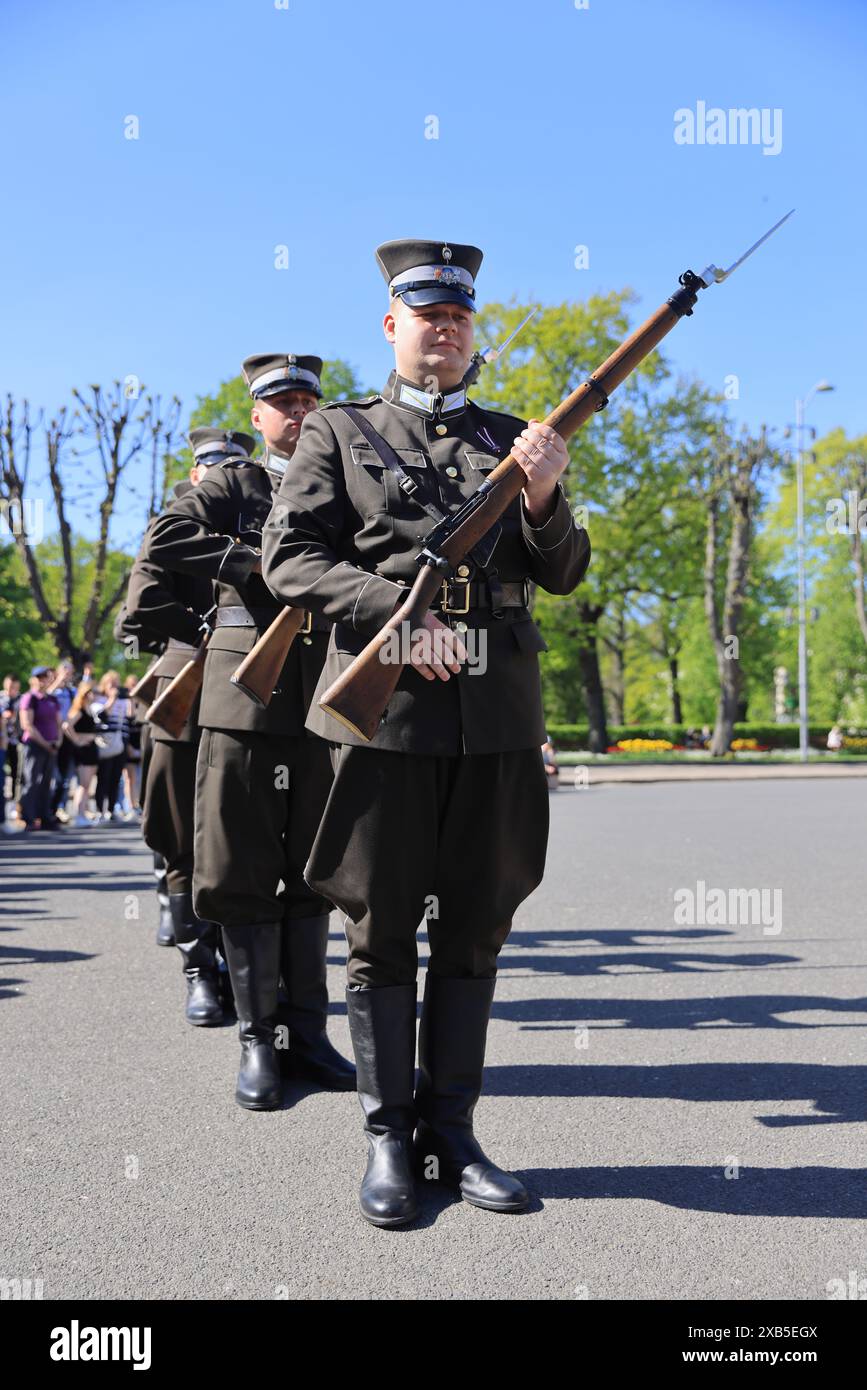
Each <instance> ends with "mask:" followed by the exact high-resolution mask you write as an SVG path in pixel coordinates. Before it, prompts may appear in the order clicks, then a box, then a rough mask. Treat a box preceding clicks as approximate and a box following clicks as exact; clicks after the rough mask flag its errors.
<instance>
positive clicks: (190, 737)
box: [124, 488, 214, 743]
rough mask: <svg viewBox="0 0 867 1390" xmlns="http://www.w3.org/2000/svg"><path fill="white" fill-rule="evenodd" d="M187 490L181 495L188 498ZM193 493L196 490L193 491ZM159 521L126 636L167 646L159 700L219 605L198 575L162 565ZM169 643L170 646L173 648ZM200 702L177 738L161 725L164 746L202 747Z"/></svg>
mask: <svg viewBox="0 0 867 1390" xmlns="http://www.w3.org/2000/svg"><path fill="white" fill-rule="evenodd" d="M187 490H188V489H187V488H182V489H180V492H179V493H176V496H177V495H186V492H187ZM189 490H192V489H189ZM156 522H157V518H155V519H154V520H153V521H151V522H150V524H149V525H148V528H147V530H146V531H145V534H144V538H143V540H142V543H141V546H140V547H139V552H138V555H137V556H136V560H135V564H134V565H133V567H132V573H131V574H130V577H129V587H128V589H127V596H126V604H125V621H124V634H125V635H127V636H128V635H136V636H139V640H140V641H141V636H140V634H143V635H144V636H145V637H146V639H147V640H148V642H149V644H150V649H151V650H160V649H162V648H164V647H166V646H167V650H166V651H165V653H164V659H163V665H162V669H161V671H160V675H159V679H158V681H157V696H159V695H161V694H162V693H163V691H164V690H165V689H166V686H167V685H168V684H169V682H170V681H171V680H172V679H173V678H174V677H175V676H176V675H178V674H179V673H180V672H181V671H182V670H183V668H184V666H185V665H186V663H187V662H188V661H189V660H190V658H191V657H192V655H193V651H194V649H195V648H196V647H197V646H198V644H199V643H200V641H201V640H202V633H201V620H202V618H203V617H204V615H205V614H206V613H207V612H208V611H209V609H211V608H212V607H213V602H214V600H213V585H212V584H211V582H210V580H207V579H203V578H201V577H198V576H194V575H186V574H174V573H172V572H171V571H169V570H166V569H164V568H163V567H162V566H161V565H159V564H157V563H156V562H155V561H154V559H153V556H152V554H151V547H152V542H153V533H154V528H155V526H156ZM167 644H168V645H167ZM198 713H199V700H198V698H197V699H196V701H195V703H194V705H193V707H192V709H191V710H190V715H189V718H188V719H187V722H186V724H185V725H184V728H183V730H182V732H181V734H180V735H179V737H178V738H177V739H173V738H172V736H171V734H168V733H166V731H165V729H161V728H160V727H159V725H158V724H154V725H153V726H152V729H151V732H152V735H153V737H154V739H156V741H157V742H158V743H175V742H177V743H197V742H198V738H199V723H198Z"/></svg>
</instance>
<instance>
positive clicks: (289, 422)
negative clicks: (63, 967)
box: [151, 354, 355, 1110]
mask: <svg viewBox="0 0 867 1390" xmlns="http://www.w3.org/2000/svg"><path fill="white" fill-rule="evenodd" d="M243 370H244V375H245V378H246V381H247V384H248V386H249V389H250V394H251V396H252V397H253V402H254V404H253V409H252V414H251V419H252V422H253V425H254V426H255V428H256V429H258V430H259V431H260V432H261V433H262V434H263V436H264V438H265V442H266V444H267V448H266V451H265V456H264V458H262V459H261V460H256V461H255V462H254V463H252V464H245V465H244V466H243V467H237V466H235V465H234V464H231V463H229V464H226V465H225V466H223V467H221V468H217V469H212V470H211V471H210V473H209V474H208V476H207V478H206V479H205V481H204V482H203V483H202V484H201V485H200V486H199V487H197V488H196V489H195V490H194V491H191V492H190V493H188V494H187V495H186V496H185V497H182V498H180V499H179V500H178V501H176V502H174V503H173V504H172V506H171V507H170V508H169V510H168V512H167V513H166V514H165V515H164V516H162V517H161V518H160V519H159V520H158V521H157V523H156V525H155V526H154V531H153V538H152V545H151V554H152V555H153V557H154V558H155V560H156V561H157V563H158V564H160V565H162V566H164V567H165V568H166V569H170V570H173V571H176V572H178V573H180V574H188V575H194V576H200V577H202V578H205V579H207V580H213V581H215V583H216V586H217V605H218V606H217V610H216V613H215V614H214V634H213V637H212V638H211V640H210V643H209V646H208V655H207V660H206V662H205V672H204V682H203V686H202V694H201V704H200V708H199V723H200V725H201V727H202V739H201V743H200V746H199V753H198V762H197V774H196V812H195V872H194V878H193V892H194V903H195V909H196V912H197V913H198V914H199V916H200V917H202V918H206V919H209V920H212V921H215V922H219V923H220V925H221V927H222V932H223V945H224V950H225V954H226V961H227V964H228V967H229V974H230V977H231V981H232V989H233V992H234V997H235V1007H236V1010H237V1014H238V1024H239V1034H240V1039H241V1066H240V1071H239V1075H238V1084H237V1089H236V1092H235V1098H236V1100H237V1101H238V1104H239V1105H242V1106H245V1107H246V1108H247V1109H250V1110H266V1109H273V1108H275V1107H276V1106H277V1105H279V1104H280V1099H281V1092H282V1087H281V1081H280V1069H279V1065H278V1060H279V1059H278V1057H277V1055H276V1051H275V1039H276V1041H278V1042H279V1043H282V1042H283V1041H284V1039H283V1037H282V1036H277V1035H276V1028H277V1026H278V1015H277V1006H278V985H279V981H280V979H281V977H282V981H283V988H284V991H285V993H286V996H287V999H286V1002H285V1003H284V1004H283V1005H282V1006H281V1009H280V1014H279V1022H280V1026H281V1027H285V1028H286V1029H287V1031H288V1058H287V1060H288V1063H289V1066H290V1069H291V1070H292V1071H293V1072H294V1074H296V1075H298V1076H301V1077H304V1078H307V1079H310V1080H313V1081H316V1082H318V1083H319V1084H320V1085H322V1086H325V1087H328V1088H331V1089H335V1090H352V1089H354V1086H355V1072H354V1069H353V1067H352V1066H351V1065H350V1063H349V1062H347V1061H346V1060H345V1059H344V1058H342V1057H341V1056H340V1055H339V1054H338V1053H337V1052H336V1051H335V1049H334V1048H333V1047H332V1045H331V1043H330V1042H329V1039H328V1036H327V1033H326V1020H327V1013H328V992H327V988H326V983H325V967H326V949H327V942H328V916H329V912H330V910H331V903H330V902H329V901H328V900H327V899H326V898H325V897H323V896H322V895H320V894H319V893H318V892H316V891H315V890H313V889H311V888H309V887H308V886H307V884H306V883H305V882H304V878H303V869H304V864H305V861H306V859H307V856H308V854H309V851H310V846H311V844H312V842H313V837H314V835H315V833H316V829H317V826H318V824H319V817H320V815H321V812H322V808H323V806H324V804H325V801H326V799H327V796H328V790H329V787H330V783H331V765H330V761H329V757H328V749H327V747H326V746H325V745H324V744H323V743H322V742H321V741H320V740H318V739H315V738H312V737H311V736H310V735H309V734H306V733H305V730H304V721H305V717H306V714H307V706H308V705H309V703H310V698H311V696H312V694H313V690H314V688H315V686H316V682H317V680H318V677H319V673H320V670H321V668H322V663H323V660H324V658H325V651H326V647H327V644H328V623H327V621H326V620H324V619H322V618H317V619H316V620H315V621H312V622H310V621H308V622H306V623H305V630H304V631H303V633H302V635H301V636H299V637H298V638H297V639H296V641H295V643H294V645H293V647H292V649H291V651H290V653H289V656H288V658H287V660H286V663H285V665H284V668H283V670H282V672H281V674H280V677H279V679H278V681H277V687H276V689H275V692H274V695H273V698H272V700H271V702H270V704H269V705H268V707H267V708H266V709H262V708H260V707H259V706H258V705H256V704H254V703H253V702H252V701H251V700H250V699H249V697H248V696H246V695H245V694H244V693H243V692H242V691H241V690H239V689H238V688H237V687H236V686H234V685H232V683H231V676H232V673H233V671H234V670H235V668H236V667H237V665H238V663H239V662H240V661H241V659H242V657H243V656H244V655H245V654H246V653H247V652H248V651H249V650H250V648H251V647H252V646H253V645H254V643H255V642H256V641H257V640H258V638H259V636H260V635H261V633H262V632H263V631H264V630H265V629H266V628H267V627H269V626H270V624H271V622H272V621H273V620H274V618H275V617H276V616H277V614H278V613H279V612H280V608H281V605H280V603H279V602H278V601H277V600H276V599H275V598H274V596H273V594H271V592H270V591H269V590H268V589H267V588H266V586H265V584H264V582H263V581H262V578H261V575H260V570H261V552H260V542H261V531H262V526H263V525H264V523H265V520H266V518H267V516H268V513H269V511H270V509H271V504H272V501H273V495H274V492H275V491H276V489H277V487H278V486H279V483H280V479H281V478H282V477H283V475H284V473H285V472H286V471H287V470H288V469H289V468H290V467H291V466H294V465H293V464H292V463H291V460H292V455H293V454H294V452H295V444H296V441H297V439H298V435H299V432H300V429H301V423H302V421H303V419H304V416H305V415H306V414H307V412H308V411H314V410H315V409H316V407H317V405H318V403H319V397H320V395H321V387H320V383H319V377H320V373H321V370H322V361H321V359H320V358H318V357H296V356H294V355H288V356H287V355H286V354H282V355H273V354H264V355H259V356H256V357H248V358H247V360H246V361H245V362H244V365H243Z"/></svg>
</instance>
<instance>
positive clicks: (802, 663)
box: [795, 381, 834, 763]
mask: <svg viewBox="0 0 867 1390" xmlns="http://www.w3.org/2000/svg"><path fill="white" fill-rule="evenodd" d="M833 390H834V388H833V386H831V385H830V384H829V383H828V382H827V381H817V383H816V385H815V386H813V387H812V388H811V389H810V390H809V391H808V392H807V394H806V396H804V397H803V399H802V398H801V397H799V398H798V399H797V400H796V401H795V447H796V450H797V469H796V473H797V484H798V724H799V735H798V744H799V747H800V750H801V762H802V763H805V762H806V761H807V751H808V748H809V742H810V740H809V717H808V713H807V544H806V537H805V534H804V413H805V411H806V409H807V405H808V404H809V402H810V401H811V400H812V399H813V397H814V396H815V395H816V393H817V392H818V391H833Z"/></svg>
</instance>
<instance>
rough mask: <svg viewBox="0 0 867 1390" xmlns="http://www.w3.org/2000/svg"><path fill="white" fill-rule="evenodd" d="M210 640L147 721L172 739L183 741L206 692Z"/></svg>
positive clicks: (173, 683) (169, 689) (187, 666)
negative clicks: (198, 701) (193, 711)
mask: <svg viewBox="0 0 867 1390" xmlns="http://www.w3.org/2000/svg"><path fill="white" fill-rule="evenodd" d="M209 637H210V633H208V634H207V636H206V637H205V639H204V641H203V642H201V644H200V645H199V646H198V647H197V648H196V652H195V655H194V656H192V657H191V658H190V660H189V661H188V662H187V663H186V665H185V666H183V667H182V668H181V670H180V671H179V672H178V674H177V675H176V676H175V678H174V680H172V681H170V682H169V684H168V685H167V686H166V688H165V690H164V691H163V693H162V695H160V696H159V697H158V698H157V699H156V700H154V702H153V704H152V705H151V707H150V709H149V710H148V712H147V715H146V718H147V719H149V720H150V722H151V724H156V725H157V727H158V728H160V729H164V730H165V731H166V733H167V734H170V735H171V737H172V738H180V736H181V733H182V732H183V728H184V725H185V724H186V722H187V720H188V719H189V717H190V710H191V709H192V708H193V705H194V704H195V702H196V696H197V695H198V693H199V691H200V690H201V688H202V680H203V679H204V674H205V654H206V652H207V647H208V638H209Z"/></svg>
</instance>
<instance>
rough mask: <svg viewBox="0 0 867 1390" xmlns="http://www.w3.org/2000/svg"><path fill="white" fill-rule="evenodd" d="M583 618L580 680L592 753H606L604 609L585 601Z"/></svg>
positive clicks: (579, 651) (589, 746)
mask: <svg viewBox="0 0 867 1390" xmlns="http://www.w3.org/2000/svg"><path fill="white" fill-rule="evenodd" d="M579 611H580V614H581V618H582V620H583V622H582V630H581V635H580V637H579V648H578V663H579V666H580V668H581V683H582V686H583V688H584V700H585V703H586V705H587V722H588V724H589V726H590V728H589V737H588V748H589V749H590V752H591V753H604V752H605V750H606V749H607V747H608V743H609V739H608V723H607V720H606V718H605V692H604V690H603V688H602V673H601V671H600V669H599V638H598V627H597V624H598V622H599V619H600V617H601V616H602V613H603V611H604V610H603V609H602V608H601V607H599V606H598V605H595V604H593V605H591V604H589V603H582V604H581V605H580V608H579Z"/></svg>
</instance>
